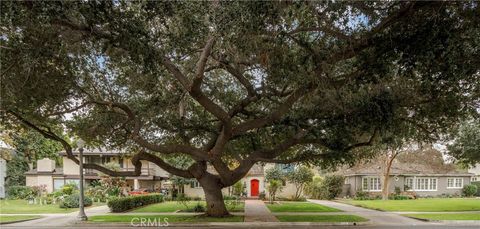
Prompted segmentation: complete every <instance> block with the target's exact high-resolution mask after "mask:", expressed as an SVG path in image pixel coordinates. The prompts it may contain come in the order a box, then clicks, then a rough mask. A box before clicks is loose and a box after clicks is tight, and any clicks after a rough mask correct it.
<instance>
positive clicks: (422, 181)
mask: <svg viewBox="0 0 480 229" xmlns="http://www.w3.org/2000/svg"><path fill="white" fill-rule="evenodd" d="M414 190H415V191H436V190H437V178H425V177H419V178H417V182H416V187H415V188H414Z"/></svg>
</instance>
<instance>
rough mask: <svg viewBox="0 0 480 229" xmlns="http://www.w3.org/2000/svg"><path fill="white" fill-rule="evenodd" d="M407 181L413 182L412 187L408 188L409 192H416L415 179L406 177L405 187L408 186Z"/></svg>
mask: <svg viewBox="0 0 480 229" xmlns="http://www.w3.org/2000/svg"><path fill="white" fill-rule="evenodd" d="M407 180H412V186H411V187H410V186H408V187H409V189H408V190H407V191H414V190H415V177H406V178H405V184H404V185H406V183H407Z"/></svg>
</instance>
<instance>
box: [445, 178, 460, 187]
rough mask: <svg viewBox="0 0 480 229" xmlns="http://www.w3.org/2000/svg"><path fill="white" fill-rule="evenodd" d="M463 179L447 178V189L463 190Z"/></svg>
mask: <svg viewBox="0 0 480 229" xmlns="http://www.w3.org/2000/svg"><path fill="white" fill-rule="evenodd" d="M462 187H463V178H447V188H462Z"/></svg>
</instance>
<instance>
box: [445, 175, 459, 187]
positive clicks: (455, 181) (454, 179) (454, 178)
mask: <svg viewBox="0 0 480 229" xmlns="http://www.w3.org/2000/svg"><path fill="white" fill-rule="evenodd" d="M449 179H453V187H448V180H449ZM457 180H461V181H462V182H461V185H460V187H457V186H455V184H456V183H457ZM462 188H463V178H459V177H448V178H447V189H462Z"/></svg>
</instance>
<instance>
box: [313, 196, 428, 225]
mask: <svg viewBox="0 0 480 229" xmlns="http://www.w3.org/2000/svg"><path fill="white" fill-rule="evenodd" d="M308 201H309V202H312V203H315V204H321V205H324V206H327V207H332V208H336V209H339V210H342V211H344V212H346V213H349V214H351V215H358V216H361V217H363V218H366V219H369V220H370V223H372V224H375V225H402V226H417V225H418V226H421V225H435V223H431V222H424V221H420V220H415V219H412V218H409V217H405V216H401V215H398V214H395V213H392V212H382V211H376V210H370V209H366V208H361V207H356V206H352V205H348V204H343V203H338V202H333V201H326V200H310V199H309V200H308ZM437 224H438V223H437Z"/></svg>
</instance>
